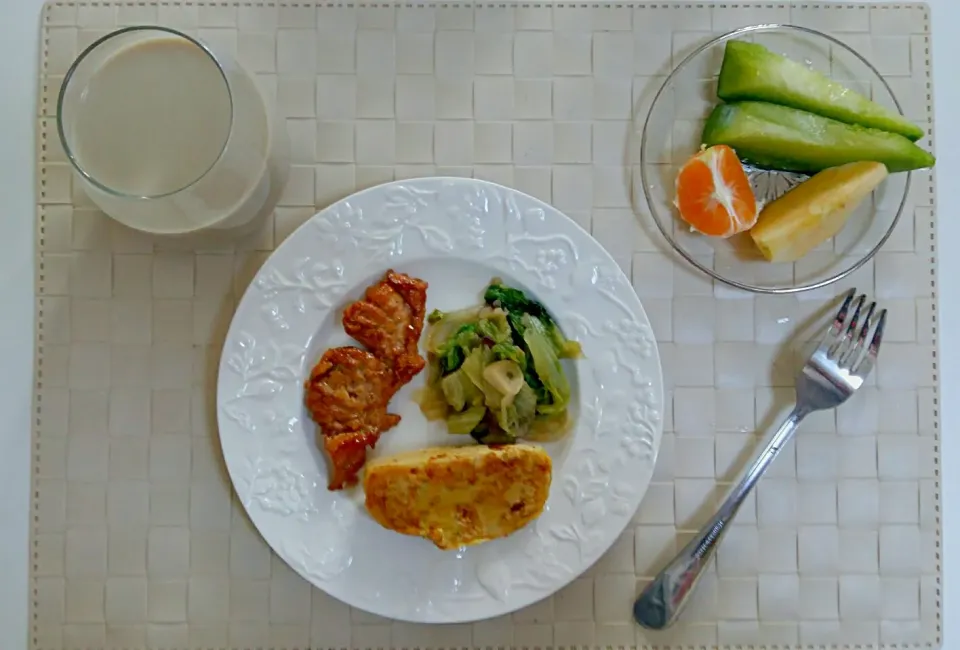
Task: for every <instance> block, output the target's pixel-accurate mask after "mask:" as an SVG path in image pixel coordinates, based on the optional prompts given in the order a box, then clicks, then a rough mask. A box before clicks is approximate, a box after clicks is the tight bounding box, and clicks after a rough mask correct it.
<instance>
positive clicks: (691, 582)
mask: <svg viewBox="0 0 960 650" xmlns="http://www.w3.org/2000/svg"><path fill="white" fill-rule="evenodd" d="M809 413H810V411H808V410H806V409H803V408H801V407H800V406H795V407H794V408H793V411H791V412H790V415H788V416H787V419H786V420H785V421H784V422H783V424H781V425H780V428H779V429H777V431H776V433H774V434H773V437H771V438H770V442H769V443H767V446H766V448H765V449H764V450H763V453H761V454H760V456H758V457H757V459H756V460H755V461H754V462H753V465H751V466H750V469H748V470H747V472H746V474H744V476H743V478H742V479H740V482H739V483H738V484H737V486H736V487H735V488H734V489H733V491H732V492H731V493H730V495H729V496H727V498H726V500H725V501H724V502H723V505H721V506H720V508H719V509H718V510H717V512H716V514H715V515H714V516H713V517H712V518H711V519H710V521H709V522H707V524H706V525H705V526H704V527H703V528H701V529H700V531H699V532H698V533H697V534H696V535H695V536H694V538H693V539H692V540H690V542H689V543H688V544H687V545H686V546H684V547H683V550H681V551H680V552H679V553H678V554H677V556H676V557H675V558H673V560H671V561H670V563H669V564H668V565H667V566H666V567H664V569H663V570H662V571H661V572H660V574H659V575H657V577H656V578H654V580H653V582H651V583H650V584H649V585H647V587H646V589H644V590H643V592H642V593H641V594H640V596H639V597H638V598H637V600H636V602H634V604H633V618H634V619H635V620H636V621H637V623H639V624H640V625H642V626H643V627H646V628H650V629H653V630H661V629H663V628H666V627H669V626H670V625H672V624H673V623H674V621H676V620H677V617H678V616H679V615H680V612H682V611H683V608H684V606H685V605H686V603H687V600H688V598H689V596H690V594H691V593H693V590H694V588H695V587H696V585H697V582H698V581H699V580H700V576H701V575H702V574H703V570H704V569H705V568H706V566H707V564H708V563H709V562H710V559H711V558H712V557H713V554H714V553H715V552H716V550H717V547H718V546H719V545H720V540H721V539H723V534H724V533H725V532H726V530H727V526H728V525H729V524H730V522H731V521H733V518H734V517H735V516H736V515H737V511H739V510H740V506H741V505H743V502H744V501H745V500H746V498H747V496H748V495H749V494H750V492H751V491H752V490H753V487H754V486H755V485H756V484H757V482H758V481H759V480H760V477H761V476H763V474H764V472H766V471H767V468H768V467H769V466H770V463H772V462H773V459H774V458H776V457H777V454H779V453H780V450H781V449H783V448H784V446H785V445H786V444H787V443H788V442H790V439H791V438H792V437H793V434H794V432H795V431H796V430H797V427H798V426H799V425H800V422H801V421H802V420H803V418H805V417H806V416H807V415H808V414H809Z"/></svg>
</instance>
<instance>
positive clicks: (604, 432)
mask: <svg viewBox="0 0 960 650" xmlns="http://www.w3.org/2000/svg"><path fill="white" fill-rule="evenodd" d="M388 267H393V268H396V269H398V270H401V271H409V272H411V273H415V274H417V275H419V276H420V277H423V278H424V279H425V280H427V281H428V282H430V285H431V288H430V292H429V295H428V299H429V301H430V304H429V305H428V307H430V308H432V307H435V306H439V307H441V308H444V309H449V308H452V307H455V306H457V305H460V306H463V305H467V304H471V303H474V302H476V301H477V299H478V293H479V292H480V290H481V289H482V286H483V283H485V282H487V281H489V279H490V278H491V277H493V276H500V277H502V278H504V280H505V281H507V282H510V283H514V284H517V285H519V286H522V287H524V288H526V289H527V290H529V291H531V292H532V293H533V294H534V295H536V296H537V298H539V299H540V300H542V301H543V302H544V303H545V304H546V306H547V307H548V308H549V309H550V310H551V312H552V313H553V314H555V315H556V317H557V319H558V321H559V322H560V324H561V326H562V327H563V328H564V330H565V331H566V332H567V334H568V335H569V336H571V337H573V338H576V339H577V340H579V341H580V342H581V343H582V345H583V349H584V353H585V358H584V359H581V360H578V361H576V362H574V363H572V364H571V366H570V371H571V373H572V376H573V384H574V399H573V403H572V405H571V412H572V414H573V415H574V417H575V418H576V425H575V427H574V429H573V431H572V432H571V433H570V435H568V436H567V437H566V438H564V439H563V440H562V441H559V442H554V443H546V444H545V445H544V446H545V447H546V448H547V450H548V451H549V452H550V454H551V456H552V457H553V459H554V476H553V485H552V488H551V492H550V498H549V501H548V503H547V508H546V511H545V512H544V514H543V515H542V516H541V517H540V518H539V519H538V520H537V521H536V522H535V523H534V524H531V525H530V526H527V527H526V528H525V529H523V530H521V531H519V532H517V533H516V534H514V535H512V536H511V537H508V538H506V539H501V540H496V541H493V542H489V543H487V544H483V545H480V546H476V547H471V548H468V549H461V550H460V551H456V552H442V551H439V550H437V549H436V548H435V547H433V546H432V545H431V544H430V543H429V542H426V541H424V540H420V539H416V538H410V537H403V536H400V535H397V534H395V533H393V532H390V531H387V530H384V529H382V528H380V527H379V526H378V525H376V524H375V523H374V522H373V521H372V520H371V519H370V518H369V516H368V515H367V514H366V512H365V510H364V508H363V496H362V494H361V493H360V490H359V488H358V489H356V490H353V491H344V492H329V491H328V490H327V489H326V487H325V486H326V482H327V480H326V473H327V467H326V464H325V459H324V458H323V457H322V455H321V454H320V452H319V451H318V450H317V449H316V446H315V440H314V436H315V431H314V428H313V426H312V424H311V423H310V421H309V418H308V417H307V416H306V413H305V411H304V409H303V406H302V384H303V380H304V378H305V376H306V375H307V373H309V370H310V367H311V365H312V363H314V361H315V360H316V358H317V356H318V355H319V354H320V352H321V351H322V350H323V349H324V348H326V347H328V346H330V345H338V344H343V343H346V342H347V341H348V339H346V338H345V335H343V334H342V331H340V330H339V329H338V328H339V322H338V321H339V310H340V308H341V307H342V305H343V304H344V303H346V302H347V301H349V300H350V299H352V298H353V297H354V296H357V295H359V293H360V292H361V291H362V289H363V287H364V286H366V285H367V284H368V283H369V282H371V281H372V280H373V279H375V278H376V277H377V276H378V275H380V274H382V273H383V271H384V270H385V269H386V268H388ZM422 381H423V379H422V377H419V378H417V379H415V380H414V382H413V385H414V386H416V385H418V384H421V383H422ZM218 384H219V385H218V395H217V406H218V408H217V416H218V421H219V425H220V440H221V444H222V447H223V452H224V457H225V459H226V463H227V467H228V469H229V472H230V476H231V479H232V481H233V484H234V487H235V489H236V491H237V494H238V496H239V498H240V500H241V502H242V503H243V504H244V507H245V508H246V509H247V512H248V514H249V515H250V518H251V519H252V521H253V522H254V524H255V525H256V526H257V528H258V529H259V530H260V532H261V533H262V534H263V536H264V538H265V539H266V541H267V542H268V543H269V544H270V546H271V547H272V548H273V549H274V551H276V552H277V554H278V555H280V557H282V558H283V559H284V560H285V561H286V562H287V563H288V564H290V566H291V567H293V568H294V569H295V570H296V571H297V572H298V573H299V574H300V575H301V576H303V577H304V578H305V579H307V580H309V581H310V582H312V583H313V584H314V585H316V586H317V587H319V588H320V589H323V590H324V591H326V592H327V593H329V594H331V595H332V596H334V597H336V598H339V599H340V600H342V601H344V602H346V603H348V604H350V605H353V606H355V607H359V608H362V609H365V610H367V611H370V612H373V613H375V614H379V615H382V616H388V617H391V618H396V619H402V620H409V621H418V622H432V623H440V622H442V623H449V622H462V621H470V620H477V619H482V618H487V617H491V616H497V615H500V614H504V613H507V612H511V611H514V610H516V609H519V608H521V607H523V606H525V605H528V604H530V603H533V602H535V601H537V600H540V599H542V598H545V597H546V596H549V595H550V594H551V593H553V592H554V591H556V590H558V589H559V588H561V587H563V586H564V585H565V584H567V583H568V582H570V581H571V580H573V579H574V578H576V577H577V576H578V575H580V574H581V573H582V572H583V571H584V570H586V569H587V568H588V567H589V566H590V565H591V564H593V563H594V562H595V561H596V560H597V559H599V557H600V556H601V555H602V554H603V553H604V552H605V551H606V550H607V549H608V548H609V547H610V545H611V544H612V543H613V542H614V541H615V540H616V538H617V537H618V536H619V535H620V533H621V532H622V531H623V529H624V527H625V526H626V525H627V524H628V522H629V521H630V518H631V517H632V515H633V513H634V511H635V510H636V508H637V506H638V505H639V503H640V499H641V498H642V496H643V494H644V492H645V491H646V489H647V485H648V483H649V481H650V478H651V476H652V474H653V466H654V462H655V460H656V456H657V450H658V448H659V445H660V437H661V431H662V417H663V416H662V412H663V382H662V376H661V370H660V360H659V356H658V354H657V346H656V341H655V339H654V336H653V333H652V330H651V328H650V323H649V321H648V320H647V317H646V314H645V313H644V311H643V308H642V307H641V305H640V301H639V299H638V298H637V296H636V294H635V293H634V291H633V288H632V286H631V284H630V282H629V280H628V279H627V278H626V276H624V274H623V273H622V272H621V271H620V269H619V267H618V266H617V265H616V263H615V262H614V261H613V259H612V258H611V257H610V256H609V255H608V254H607V253H606V251H604V250H603V248H602V247H601V246H600V245H599V244H598V243H597V242H596V241H595V240H594V239H592V238H591V237H590V236H589V235H588V234H587V233H586V232H584V231H583V230H582V229H581V228H580V227H579V226H577V225H576V224H575V223H574V222H573V221H571V220H570V219H568V218H567V217H565V216H564V215H563V214H561V213H560V212H558V211H557V210H556V209H554V208H552V207H550V206H549V205H547V204H545V203H543V202H541V201H539V200H537V199H534V198H532V197H530V196H527V195H525V194H522V193H520V192H516V191H514V190H510V189H507V188H504V187H501V186H498V185H494V184H492V183H487V182H482V181H476V180H469V179H454V178H427V179H417V180H410V181H402V182H396V183H389V184H386V185H381V186H379V187H375V188H371V189H369V190H365V191H363V192H360V193H358V194H355V195H353V196H351V197H349V198H347V199H344V200H342V201H340V202H338V203H336V204H334V205H332V206H330V207H329V208H327V209H325V210H323V211H322V212H320V213H318V214H317V215H315V216H314V217H313V218H312V219H310V220H309V221H308V222H307V223H305V224H304V225H303V226H301V227H300V228H299V229H298V230H297V231H296V232H294V233H293V234H292V235H291V236H290V237H289V238H288V239H287V240H286V241H285V242H284V243H283V244H282V245H281V246H280V247H279V248H278V249H277V250H276V252H274V253H273V255H271V257H270V258H269V259H268V260H267V262H266V263H265V264H264V266H263V268H261V269H260V272H259V273H258V274H257V276H256V278H254V280H253V282H252V283H251V285H250V287H249V288H248V289H247V292H246V293H245V295H244V297H243V299H242V300H241V302H240V305H239V307H238V309H237V312H236V315H235V316H234V319H233V323H232V324H231V327H230V332H229V334H228V336H227V341H226V343H225V344H224V348H223V355H222V358H221V362H220V374H219V382H218ZM405 390H407V389H405ZM409 390H412V387H411V388H410V389H409ZM409 390H407V392H401V394H399V395H398V396H397V397H395V398H394V402H393V407H394V408H395V409H400V410H401V412H402V415H403V421H402V422H401V423H400V425H399V426H398V427H396V428H395V429H393V430H391V431H390V432H388V433H386V434H385V435H384V438H383V439H382V441H381V445H379V446H378V449H377V450H376V452H374V453H389V452H390V451H392V450H395V449H398V448H404V447H410V446H413V447H418V446H426V445H430V444H456V443H461V442H463V440H462V439H456V438H457V437H455V436H450V435H448V434H446V433H445V432H444V431H443V429H442V424H439V423H427V422H426V421H425V420H424V419H423V417H422V416H421V415H420V414H419V412H418V411H417V410H416V407H415V405H414V406H413V407H411V406H410V399H409Z"/></svg>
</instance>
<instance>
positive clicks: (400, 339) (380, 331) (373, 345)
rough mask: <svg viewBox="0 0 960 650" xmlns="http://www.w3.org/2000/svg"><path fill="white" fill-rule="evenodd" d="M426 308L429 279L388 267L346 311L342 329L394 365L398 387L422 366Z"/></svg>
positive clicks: (423, 361) (423, 362)
mask: <svg viewBox="0 0 960 650" xmlns="http://www.w3.org/2000/svg"><path fill="white" fill-rule="evenodd" d="M426 310H427V283H426V282H424V281H423V280H419V279H417V278H411V277H410V276H409V275H406V274H404V273H396V272H394V271H392V270H391V271H387V273H386V275H385V276H384V278H383V280H381V281H380V282H378V283H376V284H374V285H372V286H370V287H368V288H367V291H366V293H365V294H364V297H363V298H362V299H361V300H358V301H357V302H355V303H353V304H351V305H348V306H347V308H346V309H345V310H344V312H343V329H344V330H346V332H347V334H349V335H350V336H352V337H353V338H354V339H356V340H357V341H359V342H360V343H362V344H363V345H365V346H366V347H368V348H369V349H370V350H371V351H373V353H374V354H375V355H377V356H378V357H380V358H381V359H383V360H384V361H386V362H387V364H389V365H390V367H391V368H392V369H393V373H394V376H395V377H396V388H399V387H400V386H402V385H403V384H405V383H407V382H408V381H410V380H411V379H413V377H414V376H415V375H416V374H417V373H419V372H420V371H421V370H423V367H424V366H425V365H426V361H425V360H424V358H423V357H422V356H420V352H419V350H418V343H419V341H420V333H421V332H422V331H423V319H424V316H425V315H426Z"/></svg>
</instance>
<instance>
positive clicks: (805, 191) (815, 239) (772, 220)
mask: <svg viewBox="0 0 960 650" xmlns="http://www.w3.org/2000/svg"><path fill="white" fill-rule="evenodd" d="M888 173H889V172H888V171H887V168H886V167H885V166H884V165H883V164H882V163H879V162H871V161H862V162H853V163H847V164H846V165H840V166H838V167H830V168H829V169H825V170H823V171H821V172H819V173H817V174H816V175H814V176H812V177H811V178H809V179H808V180H806V181H804V182H803V183H801V184H800V185H798V186H797V187H795V188H794V189H793V190H791V191H790V192H787V193H786V194H784V195H783V196H781V197H780V198H779V199H777V200H776V201H773V202H772V203H769V204H768V205H767V206H766V207H765V208H764V209H763V210H762V211H761V212H760V217H759V219H758V220H757V224H756V225H755V226H754V227H753V228H752V229H751V230H750V238H751V239H753V242H754V243H755V244H756V245H757V248H759V249H760V252H761V253H762V254H763V256H764V258H766V259H767V260H768V261H770V262H795V261H797V260H799V259H800V258H801V257H803V256H804V255H806V254H807V253H809V252H810V251H811V250H813V249H814V248H816V247H817V246H819V245H820V244H822V243H823V242H825V241H827V240H828V239H830V238H832V237H834V236H835V235H836V234H837V233H838V232H840V230H842V229H843V226H844V224H846V221H847V219H848V218H849V217H850V215H851V214H852V213H853V211H854V210H855V209H856V207H857V206H858V205H859V204H860V203H861V202H862V201H863V200H864V199H866V198H867V197H868V196H869V195H870V193H871V192H872V191H873V190H875V189H876V188H877V187H878V186H879V185H880V183H882V182H883V181H884V179H886V177H887V176H888Z"/></svg>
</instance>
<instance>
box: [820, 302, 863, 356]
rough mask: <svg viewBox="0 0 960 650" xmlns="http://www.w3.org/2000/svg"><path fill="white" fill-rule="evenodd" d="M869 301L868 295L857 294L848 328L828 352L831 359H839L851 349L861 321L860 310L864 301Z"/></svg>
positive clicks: (847, 324)
mask: <svg viewBox="0 0 960 650" xmlns="http://www.w3.org/2000/svg"><path fill="white" fill-rule="evenodd" d="M866 301H867V296H866V295H864V294H862V293H861V294H860V295H859V296H857V300H856V303H855V307H854V309H853V316H851V317H850V321H849V322H848V323H846V328H845V329H844V332H843V336H841V337H840V339H839V340H838V341H837V342H836V343H834V344H833V346H831V348H830V351H829V352H828V353H827V356H828V357H829V358H831V359H839V358H840V357H841V356H843V354H844V353H845V352H846V351H847V350H848V349H849V347H850V343H851V341H853V340H854V336H855V334H856V331H857V323H859V322H860V311H861V310H862V309H863V303H865V302H866Z"/></svg>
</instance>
